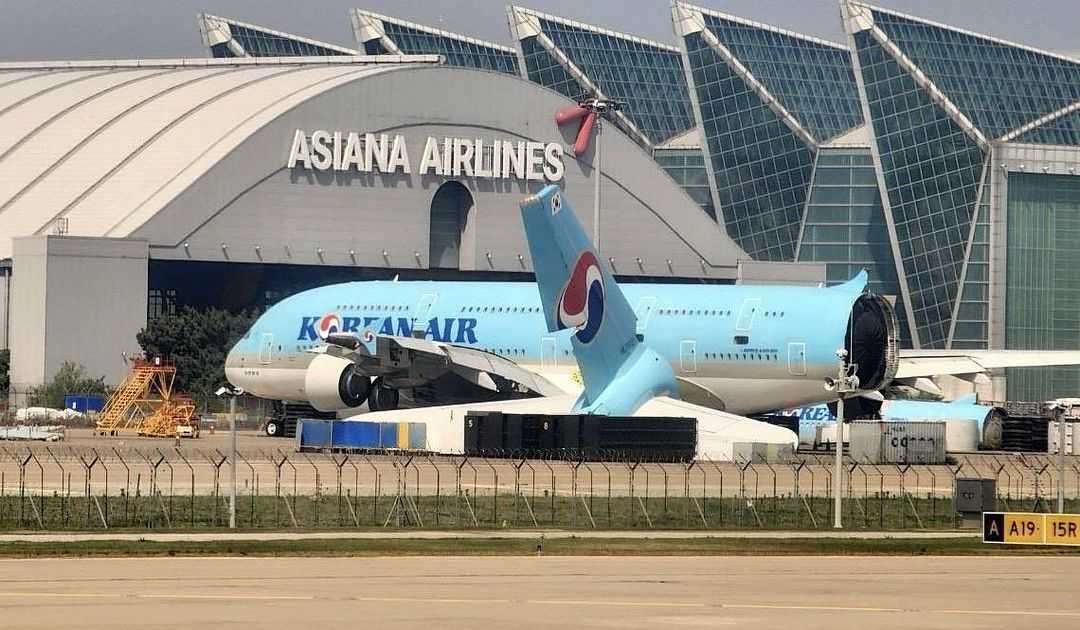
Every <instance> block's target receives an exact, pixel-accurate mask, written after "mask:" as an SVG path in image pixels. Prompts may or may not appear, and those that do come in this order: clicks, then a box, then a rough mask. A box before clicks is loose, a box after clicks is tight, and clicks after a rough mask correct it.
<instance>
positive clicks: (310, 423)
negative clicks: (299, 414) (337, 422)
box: [296, 418, 334, 450]
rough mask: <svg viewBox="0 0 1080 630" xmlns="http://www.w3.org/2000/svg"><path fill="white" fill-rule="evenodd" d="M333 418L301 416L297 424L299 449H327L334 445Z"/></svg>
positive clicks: (297, 445)
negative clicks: (320, 418) (321, 418)
mask: <svg viewBox="0 0 1080 630" xmlns="http://www.w3.org/2000/svg"><path fill="white" fill-rule="evenodd" d="M333 424H334V421H333V420H316V419H314V418H301V419H300V421H299V423H297V425H296V448H297V450H301V449H304V450H316V449H326V448H331V447H332V446H333V439H332V438H333Z"/></svg>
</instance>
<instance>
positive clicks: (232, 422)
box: [217, 385, 244, 529]
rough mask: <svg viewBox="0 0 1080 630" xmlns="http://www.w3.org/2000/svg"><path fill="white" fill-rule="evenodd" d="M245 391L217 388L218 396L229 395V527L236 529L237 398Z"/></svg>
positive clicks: (225, 387) (233, 388)
mask: <svg viewBox="0 0 1080 630" xmlns="http://www.w3.org/2000/svg"><path fill="white" fill-rule="evenodd" d="M243 393H244V390H242V389H240V388H239V387H232V386H228V385H227V386H224V387H219V388H218V390H217V395H218V396H228V397H229V432H230V434H231V435H230V440H229V443H230V447H229V451H230V452H229V469H230V472H231V475H230V477H231V481H230V483H229V529H236V398H237V396H240V395H241V394H243Z"/></svg>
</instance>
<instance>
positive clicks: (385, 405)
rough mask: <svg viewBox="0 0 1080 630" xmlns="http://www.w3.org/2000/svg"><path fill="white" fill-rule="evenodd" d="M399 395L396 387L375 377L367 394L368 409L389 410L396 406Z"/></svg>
mask: <svg viewBox="0 0 1080 630" xmlns="http://www.w3.org/2000/svg"><path fill="white" fill-rule="evenodd" d="M400 401H401V395H400V393H399V392H398V390H396V389H392V388H390V387H386V386H384V385H383V381H382V378H376V379H375V381H374V382H373V383H372V384H371V393H370V394H368V409H369V410H371V411H391V410H393V409H397V408H398V403H399V402H400Z"/></svg>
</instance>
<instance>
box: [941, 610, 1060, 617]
mask: <svg viewBox="0 0 1080 630" xmlns="http://www.w3.org/2000/svg"><path fill="white" fill-rule="evenodd" d="M930 612H935V613H940V614H942V615H990V616H994V615H1011V616H1014V617H1080V610H933V611H930Z"/></svg>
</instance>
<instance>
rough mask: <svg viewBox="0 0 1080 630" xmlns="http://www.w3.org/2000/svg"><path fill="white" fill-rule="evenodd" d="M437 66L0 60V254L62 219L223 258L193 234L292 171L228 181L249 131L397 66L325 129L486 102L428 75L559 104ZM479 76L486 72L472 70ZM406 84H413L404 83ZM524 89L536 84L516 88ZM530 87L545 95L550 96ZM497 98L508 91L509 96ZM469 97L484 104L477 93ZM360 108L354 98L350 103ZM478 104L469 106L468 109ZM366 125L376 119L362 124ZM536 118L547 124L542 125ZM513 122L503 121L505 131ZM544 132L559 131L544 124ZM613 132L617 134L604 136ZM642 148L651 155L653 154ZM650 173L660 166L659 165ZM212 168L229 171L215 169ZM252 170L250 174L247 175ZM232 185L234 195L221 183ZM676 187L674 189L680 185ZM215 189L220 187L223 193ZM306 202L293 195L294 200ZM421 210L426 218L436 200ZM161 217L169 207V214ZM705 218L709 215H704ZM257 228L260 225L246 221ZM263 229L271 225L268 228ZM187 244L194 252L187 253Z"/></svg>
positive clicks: (96, 231)
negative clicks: (462, 100) (462, 98)
mask: <svg viewBox="0 0 1080 630" xmlns="http://www.w3.org/2000/svg"><path fill="white" fill-rule="evenodd" d="M439 61H440V59H439V57H437V56H419V55H418V56H406V57H395V56H376V57H320V58H307V59H300V58H278V59H251V60H159V61H133V62H104V63H103V62H70V63H63V62H61V63H38V64H15V63H13V64H0V227H2V228H3V229H2V230H0V233H2V235H0V259H3V258H8V257H10V256H11V253H12V240H11V238H10V237H17V236H28V235H40V234H50V233H53V232H54V231H55V230H56V229H57V226H58V223H59V222H58V220H59V219H66V222H65V223H66V226H65V229H66V233H67V234H70V235H73V236H94V237H138V238H145V239H148V240H149V241H150V244H151V248H152V255H154V256H163V257H176V258H180V257H185V255H186V257H187V258H196V259H203V260H207V259H214V255H216V256H217V257H218V258H220V257H221V251H217V252H212V253H211V252H207V253H206V255H202V254H201V253H196V254H195V255H193V251H194V250H190V249H188V247H189V245H188V243H187V241H189V240H190V241H192V244H194V243H195V242H196V240H197V238H196V237H197V234H196V233H197V231H198V230H200V229H202V228H203V227H204V226H206V225H207V224H208V223H210V222H212V221H213V220H216V219H218V218H219V217H218V215H219V214H220V213H221V211H222V210H223V209H224V208H226V207H228V206H229V205H230V204H232V203H233V202H235V201H236V199H237V197H238V196H239V195H241V194H242V191H244V190H250V189H251V188H253V187H255V186H256V185H258V184H259V183H260V182H263V181H264V180H266V179H267V178H268V177H269V176H268V174H267V173H268V172H278V171H284V170H286V169H285V168H284V167H285V159H284V154H283V153H282V154H275V155H273V157H272V159H270V158H266V157H263V156H262V155H261V154H257V153H256V154H252V155H251V156H249V157H248V158H246V160H247V163H248V164H249V165H250V163H251V162H259V161H265V162H267V164H266V165H257V166H254V167H252V168H248V169H244V168H242V167H241V168H240V169H239V170H240V171H245V170H247V171H255V172H254V173H252V174H250V175H248V174H247V173H241V176H240V177H238V178H237V179H238V180H241V181H236V182H235V183H232V182H229V181H228V180H229V179H231V178H230V177H229V176H226V175H225V173H226V171H225V170H224V169H222V167H221V164H222V163H223V162H226V161H228V160H231V159H233V158H234V157H235V156H236V154H237V153H243V151H242V149H243V148H244V147H245V145H248V144H254V145H257V146H255V148H256V149H258V148H259V146H262V149H263V151H264V153H265V150H266V148H267V147H266V146H265V145H266V143H265V141H263V142H254V143H253V142H252V139H253V138H255V137H257V136H258V135H259V132H260V131H262V130H264V129H266V128H268V127H272V126H273V125H275V124H276V125H283V126H284V127H288V128H289V129H297V128H305V127H306V126H310V125H315V124H318V123H313V122H310V121H311V120H315V119H318V118H319V115H318V112H317V113H316V115H312V112H311V111H310V110H309V111H307V115H300V114H297V110H298V109H303V107H302V106H310V104H311V102H313V101H318V100H319V98H321V97H325V96H326V95H328V94H330V93H333V92H334V91H335V90H336V89H337V88H342V87H343V86H350V85H353V86H355V85H356V84H358V83H359V82H363V81H366V80H368V79H371V78H372V77H376V76H380V75H381V76H389V75H390V74H393V75H394V76H395V77H397V79H396V82H395V83H393V84H391V85H390V86H383V87H382V88H380V90H378V93H377V94H375V95H373V96H371V97H370V98H368V99H366V100H367V102H356V103H355V105H354V107H355V109H356V110H357V111H358V112H362V113H363V114H364V115H363V116H360V117H359V118H362V119H363V120H356V121H353V120H352V119H350V118H347V117H345V118H343V117H342V115H343V114H342V112H341V111H339V110H341V109H343V107H342V105H341V103H340V102H336V105H335V101H333V100H332V99H331V101H329V102H328V103H324V104H323V108H324V109H326V110H327V112H328V113H329V118H330V119H331V120H337V121H342V122H339V123H338V124H342V125H343V126H341V127H331V126H327V127H322V128H328V129H345V130H352V129H358V130H361V131H377V130H376V129H373V127H372V124H373V123H372V121H373V120H378V121H379V122H381V123H382V124H383V127H382V129H383V130H384V131H386V130H393V129H395V128H401V127H402V126H405V125H406V124H407V123H408V122H409V121H411V122H413V123H417V124H420V121H426V120H431V119H433V118H434V119H436V120H440V121H441V124H443V125H444V126H454V125H455V124H456V123H457V121H458V118H459V117H458V115H457V110H460V111H461V112H462V116H466V117H468V116H470V115H471V116H473V117H477V116H480V115H483V113H484V110H483V108H482V107H481V108H479V109H478V108H477V107H475V106H473V107H471V108H469V107H465V106H464V104H462V106H459V107H457V108H456V109H455V108H454V104H453V101H454V97H450V98H447V94H446V92H443V93H441V94H432V93H430V91H429V93H427V94H426V96H425V95H424V94H425V93H424V90H425V89H428V90H434V89H436V88H434V87H432V88H425V86H426V85H429V84H430V85H435V86H445V85H453V86H458V85H462V84H463V82H464V84H469V82H470V80H479V81H481V82H482V83H479V84H478V86H479V85H482V86H484V87H485V88H486V89H484V88H478V89H481V90H482V91H483V92H489V93H491V94H492V95H497V94H499V93H500V92H505V90H500V86H496V85H493V83H494V82H496V81H501V82H507V83H514V84H515V88H514V89H513V90H511V91H510V94H512V95H516V96H517V97H519V98H520V97H522V96H524V99H525V102H524V103H523V102H518V103H517V105H518V109H523V110H527V109H529V106H528V105H527V103H529V102H534V103H535V102H537V101H538V102H539V103H541V104H542V105H540V106H541V107H543V108H544V111H545V112H551V111H554V108H552V107H551V105H548V104H547V103H546V101H550V100H552V99H553V98H554V99H561V97H558V96H557V95H554V93H549V92H548V91H546V90H544V89H543V88H540V87H539V86H535V85H533V84H531V83H528V82H526V81H523V80H521V79H518V78H516V77H507V76H501V75H496V74H494V73H484V72H477V71H473V70H463V69H459V68H448V67H446V66H437V64H438V63H439ZM416 71H421V74H418V73H417V72H416ZM429 73H457V74H460V75H462V76H460V77H459V76H454V77H450V78H449V83H447V79H446V78H443V79H442V80H439V79H438V78H437V77H433V75H431V74H429ZM477 75H479V76H477ZM474 76H475V77H477V78H476V79H471V77H474ZM408 77H411V78H408ZM402 81H406V82H411V83H414V84H415V85H405V84H403V83H402ZM523 89H524V90H528V91H530V93H527V94H525V95H522V94H520V92H521V90H523ZM401 90H404V91H405V92H408V93H411V94H413V95H414V97H413V98H410V99H409V100H406V101H400V100H397V101H395V100H394V99H393V98H392V97H391V95H393V94H396V93H399V92H400V91H401ZM451 91H453V90H451ZM531 92H539V93H542V95H541V96H542V98H541V97H538V96H536V95H534V94H531ZM415 95H420V98H419V99H417V98H415ZM383 97H387V98H388V100H390V101H393V102H392V103H390V104H387V105H386V108H387V109H391V108H397V109H393V110H392V111H383V112H379V115H378V116H374V118H373V115H372V113H371V110H372V109H373V105H377V106H380V107H381V104H382V102H383V100H382V99H383ZM481 98H482V99H487V98H488V96H482V97H481ZM492 98H495V99H496V100H498V98H499V97H498V96H493V97H492ZM340 100H341V99H339V101H340ZM473 100H474V101H475V100H476V99H475V95H474V97H473ZM352 103H353V102H351V101H350V105H352ZM554 104H555V105H558V104H559V103H558V102H555V103H554ZM503 107H509V108H511V109H513V108H514V103H506V104H505V105H503ZM533 107H536V105H533ZM402 108H412V111H400V109H402ZM448 109H449V111H448ZM469 109H472V110H473V111H472V112H468V111H467V110H469ZM346 113H347V114H351V113H352V112H346ZM528 114H529V113H528V112H526V113H521V114H519V115H518V117H519V118H522V121H523V122H522V121H519V122H518V123H517V126H518V127H522V126H523V127H524V128H522V129H520V130H519V133H520V135H521V138H522V139H527V140H547V141H550V140H552V138H546V137H535V136H536V135H537V133H536V131H537V130H536V129H532V130H530V129H528V127H529V124H530V123H529V122H528V120H526V119H525V118H526V117H527V116H528ZM290 118H291V119H292V120H290ZM510 118H513V115H511V116H510ZM544 118H545V121H544V122H545V123H546V124H545V125H544V129H543V133H541V134H539V135H552V134H558V131H557V130H555V129H554V124H553V123H550V113H548V114H547V116H544ZM388 119H389V120H388ZM350 123H353V124H352V125H350ZM471 123H472V125H473V126H476V127H478V128H479V127H481V126H482V125H484V122H483V121H479V120H478V121H471ZM361 124H362V125H367V126H366V127H361V126H359V125H361ZM532 124H533V126H534V127H538V125H536V124H535V121H534V122H533V123H532ZM513 126H514V125H513V124H511V125H509V126H508V125H502V127H501V129H502V130H506V129H508V128H509V127H513ZM548 127H550V128H552V129H551V130H548ZM312 128H318V127H312ZM494 128H496V129H500V127H498V126H496V127H494ZM530 136H534V137H530ZM606 137H607V138H611V137H614V136H612V135H611V134H608V135H607V136H606ZM555 139H557V138H555ZM291 140H292V137H291V131H290V132H288V133H285V132H284V129H283V130H282V133H280V134H275V142H274V143H273V146H274V147H277V146H279V145H281V144H282V143H284V145H285V146H284V149H282V150H283V151H284V150H287V149H288V143H289V142H291ZM606 141H607V142H611V140H606ZM277 150H278V149H276V148H275V149H274V151H277ZM620 153H622V154H624V153H626V151H622V150H618V147H616V155H618V154H620ZM641 156H642V157H644V158H645V159H646V160H647V161H648V162H649V163H651V160H649V159H648V158H647V156H645V154H644V153H641ZM635 157H636V156H635ZM566 159H567V161H568V162H569V161H570V160H571V159H572V158H570V157H569V156H567V158H566ZM609 161H610V162H612V163H615V162H621V161H624V160H623V159H621V158H609V160H605V163H604V166H605V175H606V176H608V178H609V179H611V178H616V179H617V178H618V173H617V171H618V167H617V166H616V165H614V164H613V165H612V166H611V167H610V168H611V169H612V173H611V174H609V171H608V169H609ZM271 163H272V164H271ZM234 167H235V165H234ZM652 168H653V169H654V170H656V171H657V172H660V171H659V169H656V168H655V166H653V167H652ZM215 170H220V172H218V173H217V174H216V176H215V175H214V173H215ZM234 170H235V168H234ZM245 175H248V176H247V179H246V180H244V176H245ZM639 176H640V173H638V174H635V173H633V172H627V173H626V174H625V179H627V180H628V181H633V179H634V178H635V177H639ZM294 181H295V178H294ZM668 181H670V180H668ZM616 183H618V182H616ZM645 185H647V184H644V183H643V184H640V186H645ZM199 186H202V187H203V188H210V189H211V190H209V191H206V190H203V191H201V192H200V194H197V195H195V200H196V201H198V203H193V202H192V199H190V198H189V199H188V200H187V205H183V204H178V200H180V199H183V198H184V197H185V196H188V197H190V196H191V193H192V189H194V188H198V187H199ZM233 186H235V187H236V188H237V190H233V191H229V190H221V191H218V190H216V189H221V188H230V187H233ZM605 186H606V184H605ZM620 186H621V184H620ZM411 187H412V186H409V188H411ZM634 187H635V185H633V184H627V186H624V188H628V189H631V193H632V195H633V196H634V198H635V199H637V198H638V197H639V196H641V195H644V196H645V197H647V196H648V192H647V191H641V190H636V189H634ZM671 187H672V188H675V185H674V183H672V184H671ZM215 192H220V194H219V195H217V198H215V194H214V193H215ZM432 192H433V190H432ZM299 202H300V200H297V199H293V200H291V203H293V204H296V203H299ZM646 203H647V200H646ZM661 203H662V202H661ZM688 204H692V202H688ZM201 206H208V207H206V208H204V207H201ZM424 211H425V214H426V208H424ZM162 214H169V215H171V216H169V217H167V218H162V216H161V215H162ZM697 214H698V215H700V214H701V213H700V211H699V212H697ZM172 215H176V216H172ZM180 215H182V216H180ZM687 217H689V223H687V220H686V219H680V218H678V217H676V218H672V217H664V216H658V217H657V218H658V219H659V220H660V222H661V223H664V224H668V227H669V229H670V230H671V231H672V232H674V233H675V235H676V237H677V238H679V239H687V238H691V239H693V240H694V241H695V242H693V243H692V244H690V243H687V245H690V249H691V250H692V252H694V255H697V256H699V257H700V261H694V262H700V263H701V264H702V266H704V265H705V264H709V265H716V266H729V265H733V264H734V259H735V258H741V257H744V255H743V254H742V253H741V251H740V250H738V248H737V247H735V246H734V244H733V243H732V242H731V241H730V239H728V238H727V237H726V235H724V234H723V232H717V231H716V230H715V228H713V229H712V230H710V232H711V233H710V234H709V236H710V238H708V239H702V238H701V237H700V234H701V233H702V228H703V227H704V225H698V223H699V221H697V220H696V218H694V217H693V216H692V214H687ZM260 218H261V219H264V220H265V219H269V218H270V217H260ZM697 218H701V217H697ZM249 220H250V217H249ZM259 222H260V223H261V222H262V221H259ZM710 223H711V222H710ZM248 225H249V227H251V226H250V223H249V224H248ZM232 229H233V232H232V234H236V233H237V231H236V227H235V226H232ZM263 229H264V230H269V227H267V226H264V227H263ZM226 231H227V230H226ZM606 231H607V227H606V226H605V232H606ZM686 235H689V236H686ZM204 240H205V239H204ZM181 245H184V250H185V251H183V252H180V253H177V252H179V247H180V246H181ZM222 245H224V243H222ZM223 248H224V247H222V249H223ZM284 250H285V251H289V247H288V246H287V245H286V246H284ZM245 251H247V252H250V251H251V250H250V249H245ZM254 251H255V253H256V255H257V261H267V260H266V258H265V257H264V253H265V252H264V253H260V247H258V246H256V247H255V248H254ZM349 251H350V257H351V259H352V262H351V264H366V262H367V261H359V262H357V259H356V254H355V253H354V250H349ZM229 253H230V252H226V253H225V257H226V258H227V259H229V260H245V259H246V258H252V259H253V261H256V260H255V256H244V255H242V254H240V255H238V252H237V251H236V248H234V250H233V251H232V252H231V253H232V254H233V255H232V256H230V255H229ZM211 254H213V255H211ZM272 258H273V256H271V259H272ZM288 258H289V260H288V261H284V260H283V261H282V262H293V263H297V262H299V263H303V262H311V263H318V262H325V263H331V262H336V261H331V260H325V259H324V256H323V254H322V252H321V251H320V254H319V260H312V261H307V260H304V259H302V257H301V259H295V258H294V255H293V254H292V253H291V252H290V254H289V256H288ZM384 258H385V256H384ZM379 262H380V263H381V262H382V259H380V261H379ZM515 262H517V261H515ZM344 264H350V263H349V262H347V261H346V262H344ZM670 264H671V263H669V266H670ZM635 271H636V270H635Z"/></svg>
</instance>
